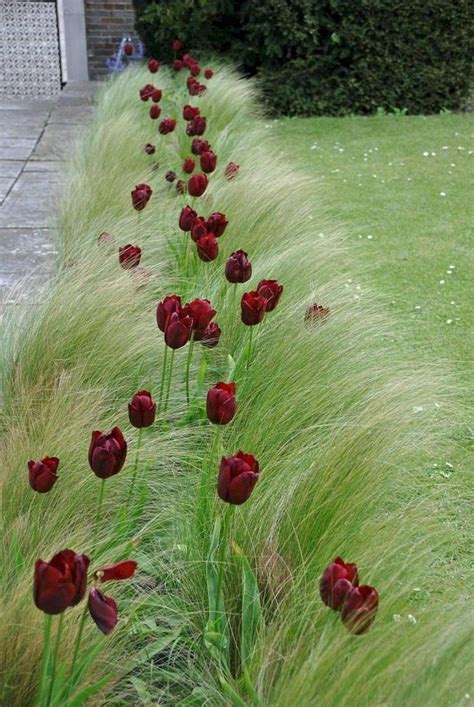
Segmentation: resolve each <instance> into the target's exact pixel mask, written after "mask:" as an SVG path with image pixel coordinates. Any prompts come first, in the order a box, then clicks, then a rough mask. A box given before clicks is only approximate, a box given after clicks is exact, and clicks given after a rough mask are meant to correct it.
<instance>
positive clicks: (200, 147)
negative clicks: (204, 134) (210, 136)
mask: <svg viewBox="0 0 474 707" xmlns="http://www.w3.org/2000/svg"><path fill="white" fill-rule="evenodd" d="M210 149H211V146H210V144H209V143H208V141H207V140H200V139H199V138H196V139H195V140H193V141H192V143H191V152H192V153H193V155H200V154H201V152H209V150H210Z"/></svg>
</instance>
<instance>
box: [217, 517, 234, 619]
mask: <svg viewBox="0 0 474 707" xmlns="http://www.w3.org/2000/svg"><path fill="white" fill-rule="evenodd" d="M234 511H235V506H234V505H229V506H228V507H227V508H226V509H225V512H224V522H223V524H222V535H221V543H220V547H219V576H218V578H217V592H216V613H219V608H220V603H221V601H220V598H221V591H222V583H223V580H224V568H225V558H226V550H227V548H228V546H229V533H230V528H231V525H232V518H233V516H234Z"/></svg>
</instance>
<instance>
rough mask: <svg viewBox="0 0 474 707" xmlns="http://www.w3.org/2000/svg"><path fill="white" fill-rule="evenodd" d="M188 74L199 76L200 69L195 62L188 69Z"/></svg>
mask: <svg viewBox="0 0 474 707" xmlns="http://www.w3.org/2000/svg"><path fill="white" fill-rule="evenodd" d="M189 70H190V72H191V73H192V75H193V76H199V74H200V72H201V67H200V66H199V64H198V63H197V61H194V62H193V63H192V64H191V65H190V67H189Z"/></svg>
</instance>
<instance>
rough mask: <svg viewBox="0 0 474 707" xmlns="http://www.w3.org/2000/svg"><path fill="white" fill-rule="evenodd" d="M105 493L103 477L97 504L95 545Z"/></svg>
mask: <svg viewBox="0 0 474 707" xmlns="http://www.w3.org/2000/svg"><path fill="white" fill-rule="evenodd" d="M104 493H105V479H102V480H101V484H100V491H99V503H98V505H97V515H96V517H95V527H94V542H93V545H95V542H96V540H97V533H98V532H99V520H100V514H101V512H102V504H103V502H104Z"/></svg>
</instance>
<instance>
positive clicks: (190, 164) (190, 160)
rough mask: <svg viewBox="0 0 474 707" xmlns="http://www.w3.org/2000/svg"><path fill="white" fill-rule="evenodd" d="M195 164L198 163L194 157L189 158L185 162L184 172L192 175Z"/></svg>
mask: <svg viewBox="0 0 474 707" xmlns="http://www.w3.org/2000/svg"><path fill="white" fill-rule="evenodd" d="M195 164H196V163H195V161H194V160H193V158H192V157H187V158H186V159H185V160H184V162H183V172H186V174H191V172H192V171H193V169H194V166H195Z"/></svg>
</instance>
